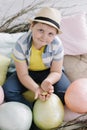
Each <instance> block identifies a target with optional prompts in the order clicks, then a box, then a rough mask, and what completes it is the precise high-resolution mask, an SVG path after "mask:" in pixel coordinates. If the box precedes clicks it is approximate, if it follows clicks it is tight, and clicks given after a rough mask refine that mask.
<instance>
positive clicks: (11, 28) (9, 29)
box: [0, 3, 87, 130]
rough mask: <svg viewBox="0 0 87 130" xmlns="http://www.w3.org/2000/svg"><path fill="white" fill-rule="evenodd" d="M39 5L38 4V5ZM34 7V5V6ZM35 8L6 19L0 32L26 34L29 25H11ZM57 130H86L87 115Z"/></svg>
mask: <svg viewBox="0 0 87 130" xmlns="http://www.w3.org/2000/svg"><path fill="white" fill-rule="evenodd" d="M39 4H40V3H39ZM35 6H36V5H35ZM35 6H27V7H26V8H24V9H22V10H21V11H19V12H18V13H17V14H15V15H13V16H12V17H10V18H7V19H6V20H5V21H4V22H2V24H1V25H0V32H4V33H18V32H26V31H28V30H29V25H30V24H29V23H28V22H23V23H20V24H12V23H13V22H14V21H16V19H17V18H19V17H21V16H22V15H24V14H25V13H27V12H29V11H30V10H33V9H34V8H35ZM57 130H87V114H83V115H81V116H79V117H77V118H75V119H74V120H71V121H68V122H63V123H62V125H61V126H60V127H58V128H57Z"/></svg>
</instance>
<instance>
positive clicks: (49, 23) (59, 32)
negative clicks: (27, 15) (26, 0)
mask: <svg viewBox="0 0 87 130" xmlns="http://www.w3.org/2000/svg"><path fill="white" fill-rule="evenodd" d="M35 21H36V22H40V23H45V24H48V25H50V26H52V27H54V28H56V29H57V30H58V34H61V33H62V31H61V30H60V29H59V28H57V27H56V26H55V25H54V24H52V23H51V22H49V21H43V20H36V19H34V20H31V19H30V20H29V22H30V24H31V23H32V22H35Z"/></svg>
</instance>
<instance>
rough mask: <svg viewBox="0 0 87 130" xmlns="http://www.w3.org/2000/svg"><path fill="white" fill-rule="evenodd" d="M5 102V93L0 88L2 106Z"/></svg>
mask: <svg viewBox="0 0 87 130" xmlns="http://www.w3.org/2000/svg"><path fill="white" fill-rule="evenodd" d="M3 101H4V92H3V89H2V87H1V86H0V104H2V103H3Z"/></svg>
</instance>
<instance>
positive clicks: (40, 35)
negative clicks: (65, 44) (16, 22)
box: [31, 23, 57, 47]
mask: <svg viewBox="0 0 87 130" xmlns="http://www.w3.org/2000/svg"><path fill="white" fill-rule="evenodd" d="M31 30H32V38H33V44H34V45H38V46H40V47H42V46H45V45H47V44H50V43H51V42H52V41H53V39H54V38H55V36H56V34H57V29H56V28H54V27H52V26H49V25H47V24H43V23H36V24H32V25H31Z"/></svg>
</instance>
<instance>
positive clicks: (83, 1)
mask: <svg viewBox="0 0 87 130" xmlns="http://www.w3.org/2000/svg"><path fill="white" fill-rule="evenodd" d="M28 5H30V7H33V11H32V8H31V9H30V11H29V12H28V14H26V15H23V16H22V17H20V18H18V20H17V22H23V21H28V19H29V18H31V17H33V16H34V14H35V12H36V10H37V9H39V8H41V7H44V6H51V7H55V8H58V9H59V10H60V11H61V13H62V16H65V15H71V14H74V13H77V12H82V11H84V12H86V14H87V0H73V1H72V0H4V1H3V0H0V26H1V24H2V22H4V20H5V19H6V18H7V17H8V16H12V15H14V14H16V13H17V12H18V11H19V10H21V9H23V8H24V7H27V6H28Z"/></svg>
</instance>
